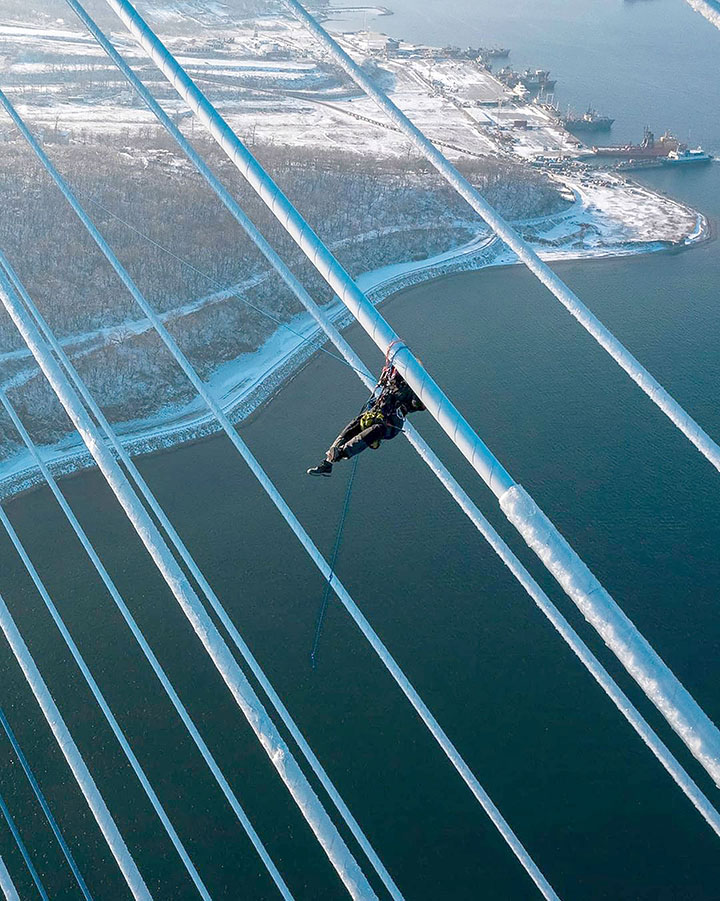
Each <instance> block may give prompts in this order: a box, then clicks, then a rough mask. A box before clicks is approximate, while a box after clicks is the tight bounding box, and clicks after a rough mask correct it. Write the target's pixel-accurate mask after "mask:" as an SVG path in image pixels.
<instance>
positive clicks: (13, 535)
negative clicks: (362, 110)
mask: <svg viewBox="0 0 720 901" xmlns="http://www.w3.org/2000/svg"><path fill="white" fill-rule="evenodd" d="M0 402H1V403H2V405H3V407H4V408H5V410H6V412H7V413H8V414H10V415H11V417H12V418H13V421H15V420H16V419H17V414H15V411H14V410H13V408H12V407H11V406H10V403H9V402H8V399H7V397H6V396H5V394H4V392H1V391H0ZM11 411H12V412H11ZM0 523H2V526H3V528H4V529H5V531H6V532H7V534H8V537H9V538H10V541H11V542H12V545H13V547H14V548H15V550H16V551H17V554H18V556H19V557H20V559H21V560H22V563H23V566H24V567H25V569H26V570H27V572H28V575H29V576H30V578H31V579H32V582H33V584H34V585H35V588H36V589H37V591H38V594H39V595H40V597H41V598H42V600H43V603H44V604H45V607H46V609H47V611H48V613H49V614H50V616H51V617H52V619H53V622H54V623H55V625H56V626H57V628H58V631H59V632H60V634H61V635H62V638H63V641H64V642H65V645H66V647H67V649H68V650H69V651H70V654H71V655H72V657H73V660H74V661H75V663H76V664H77V666H78V669H79V670H80V672H81V673H82V675H83V678H84V679H85V682H86V683H87V686H88V688H89V689H90V691H91V692H92V695H93V697H94V698H95V700H96V702H97V704H98V707H99V708H100V710H101V711H102V713H103V716H104V717H105V719H106V721H107V723H108V725H109V726H110V728H111V730H112V733H113V735H114V736H115V738H116V739H117V741H118V744H119V745H120V747H121V748H122V751H123V754H124V755H125V757H126V758H127V761H128V763H129V764H130V766H131V768H132V771H133V772H134V773H135V775H136V776H137V778H138V781H139V782H140V784H141V785H142V787H143V791H144V792H145V794H146V795H147V797H148V800H149V801H150V803H151V804H152V807H153V809H154V810H155V813H156V814H157V815H158V818H159V819H160V822H161V823H162V825H163V828H164V829H165V832H166V833H167V835H168V838H169V839H170V841H171V842H172V844H173V847H174V848H175V850H176V851H177V853H178V855H179V856H180V859H181V860H182V862H183V866H184V867H185V869H186V870H187V872H188V875H189V876H190V878H191V879H192V881H193V883H194V885H195V888H196V889H197V890H198V893H199V894H200V896H201V897H202V898H204V899H205V901H210V893H209V892H208V890H207V888H206V887H205V885H204V883H203V881H202V879H201V878H200V874H199V873H198V871H197V869H196V868H195V865H194V864H193V862H192V861H191V860H190V855H189V854H188V853H187V851H186V849H185V846H184V845H183V843H182V841H181V840H180V837H179V836H178V834H177V832H176V831H175V828H174V826H173V825H172V823H171V822H170V818H169V817H168V815H167V813H166V812H165V808H164V807H163V805H162V803H161V802H160V799H159V798H158V796H157V794H156V792H155V790H154V789H153V787H152V785H151V784H150V780H149V779H148V777H147V775H146V774H145V771H144V770H143V768H142V766H141V765H140V761H139V760H138V759H137V757H136V756H135V753H134V752H133V750H132V748H131V747H130V743H129V742H128V740H127V738H126V737H125V734H124V732H123V730H122V729H121V727H120V724H119V723H118V721H117V719H116V718H115V715H114V714H113V712H112V710H111V709H110V706H109V704H108V703H107V701H106V700H105V696H104V695H103V693H102V691H101V690H100V686H99V685H98V684H97V682H96V681H95V678H94V677H93V675H92V673H91V672H90V669H89V667H88V665H87V664H86V662H85V659H84V658H83V656H82V654H81V653H80V650H79V648H78V646H77V644H76V643H75V641H74V640H73V638H72V636H71V635H70V632H69V631H68V628H67V626H66V625H65V622H64V621H63V619H62V617H61V616H60V613H59V611H58V609H57V607H56V606H55V604H54V602H53V600H52V598H51V597H50V595H49V593H48V591H47V588H46V586H45V584H44V582H43V581H42V579H41V578H40V575H39V573H38V571H37V569H36V568H35V566H34V565H33V563H32V561H31V560H30V557H29V556H28V553H27V551H26V550H25V548H24V546H23V544H22V542H21V541H20V538H19V536H18V534H17V532H16V531H15V529H14V528H13V525H12V523H11V522H10V520H9V519H8V516H7V513H6V512H5V510H4V508H3V507H2V506H1V505H0Z"/></svg>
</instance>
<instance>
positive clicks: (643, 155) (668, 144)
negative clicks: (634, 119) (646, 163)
mask: <svg viewBox="0 0 720 901" xmlns="http://www.w3.org/2000/svg"><path fill="white" fill-rule="evenodd" d="M684 150H687V147H686V145H685V144H681V143H680V142H679V141H678V139H677V138H676V137H675V136H674V135H671V134H670V132H669V131H666V132H665V134H664V135H662V136H661V137H660V138H658V139H657V140H655V135H654V134H653V133H652V132H651V131H650V129H649V128H648V127H647V126H645V132H644V134H643V139H642V143H641V144H623V145H622V146H619V147H618V146H616V147H613V146H606V147H593V155H594V156H615V157H621V158H623V159H634V160H642V159H652V158H654V157H667V156H668V155H669V154H670V153H671V151H676V152H677V151H684Z"/></svg>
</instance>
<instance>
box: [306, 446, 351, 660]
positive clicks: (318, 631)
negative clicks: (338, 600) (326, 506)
mask: <svg viewBox="0 0 720 901" xmlns="http://www.w3.org/2000/svg"><path fill="white" fill-rule="evenodd" d="M359 459H360V456H359V455H358V456H356V457H355V458H354V459H353V465H352V469H351V470H350V478H349V479H348V484H347V491H346V492H345V503H344V504H343V509H342V513H341V514H340V522H339V523H338V530H337V535H336V536H335V547H334V548H333V552H332V559H331V560H330V577H329V578H328V580H327V581H326V582H325V591H324V592H323V598H322V602H321V604H320V613H319V614H318V618H317V625H316V626H315V640H314V641H313V646H312V651H310V665H311V666H312V668H313V669H316V667H317V650H318V645H319V644H320V636H321V635H322V630H323V625H324V624H325V616H326V614H327V608H328V603H329V601H330V588H331V587H332V580H333V579H334V578H335V564H336V563H337V558H338V554H339V553H340V545H341V544H342V537H343V532H344V530H345V520H346V519H347V515H348V509H349V508H350V498H351V497H352V490H353V484H354V483H355V473H356V472H357V465H358V461H359Z"/></svg>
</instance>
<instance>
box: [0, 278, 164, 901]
mask: <svg viewBox="0 0 720 901" xmlns="http://www.w3.org/2000/svg"><path fill="white" fill-rule="evenodd" d="M2 293H3V292H2V289H0V295H1V294H2ZM0 628H1V629H2V631H3V634H4V635H5V638H6V640H7V643H8V644H9V645H10V649H11V650H12V652H13V655H14V656H15V659H16V660H17V662H18V663H19V665H20V668H21V669H22V671H23V674H24V675H25V679H26V680H27V683H28V685H29V686H30V689H31V690H32V693H33V695H34V696H35V700H36V701H37V702H38V704H39V706H40V709H41V710H42V713H43V716H44V717H45V720H46V721H47V724H48V726H50V729H51V730H52V733H53V735H54V736H55V741H57V743H58V746H59V747H60V750H61V751H62V753H63V756H64V757H65V760H67V762H68V765H69V767H70V769H71V770H72V774H73V776H74V777H75V781H76V782H77V784H78V786H79V787H80V790H81V791H82V793H83V795H84V797H85V800H86V801H87V804H88V807H89V808H90V810H91V811H92V814H93V816H94V818H95V821H96V822H97V824H98V826H99V827H100V831H101V832H102V834H103V836H104V838H105V841H106V842H107V843H108V847H109V848H110V850H111V852H112V854H113V857H114V858H115V860H116V861H117V864H118V866H119V867H120V871H121V872H122V874H123V877H124V878H125V882H126V883H127V885H128V888H129V889H130V891H131V893H132V895H133V897H134V898H136V899H138V901H139V899H142V901H151V899H152V895H151V894H150V892H149V891H148V888H147V886H146V885H145V882H144V881H143V878H142V876H141V875H140V871H139V870H138V868H137V865H136V863H135V861H134V859H133V857H132V855H131V854H130V851H128V848H127V845H126V844H125V840H124V839H123V837H122V836H121V835H120V831H119V830H118V827H117V825H116V823H115V820H114V819H113V816H112V814H111V813H110V811H109V810H108V808H107V805H106V804H105V801H104V800H103V797H102V795H101V794H100V792H99V790H98V787H97V785H96V784H95V780H94V779H93V777H92V775H91V774H90V770H89V769H88V768H87V765H86V763H85V761H84V760H83V757H82V754H81V753H80V750H79V748H78V746H77V745H76V744H75V741H74V739H73V737H72V735H70V731H69V730H68V727H67V726H66V725H65V720H64V719H63V717H62V714H61V713H60V711H59V710H58V708H57V705H56V704H55V701H54V700H53V698H52V695H51V694H50V691H49V689H48V687H47V685H46V684H45V680H44V679H43V677H42V676H41V675H40V671H39V670H38V668H37V666H36V664H35V661H34V660H33V657H32V655H31V653H30V651H29V650H28V647H27V645H26V644H25V642H24V641H23V638H22V635H21V634H20V632H19V631H18V628H17V626H16V625H15V621H14V619H13V618H12V616H11V614H10V611H9V610H8V608H7V605H6V604H5V601H4V599H3V597H2V595H0Z"/></svg>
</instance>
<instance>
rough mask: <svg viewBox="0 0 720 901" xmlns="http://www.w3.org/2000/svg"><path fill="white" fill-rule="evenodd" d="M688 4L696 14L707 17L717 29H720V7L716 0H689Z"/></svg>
mask: <svg viewBox="0 0 720 901" xmlns="http://www.w3.org/2000/svg"><path fill="white" fill-rule="evenodd" d="M687 2H688V3H689V4H690V6H692V8H693V9H694V10H695V12H698V13H700V15H701V16H705V18H706V19H707V20H708V22H710V23H711V24H712V25H714V26H715V27H716V28H720V5H718V3H717V2H715V0H687Z"/></svg>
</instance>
